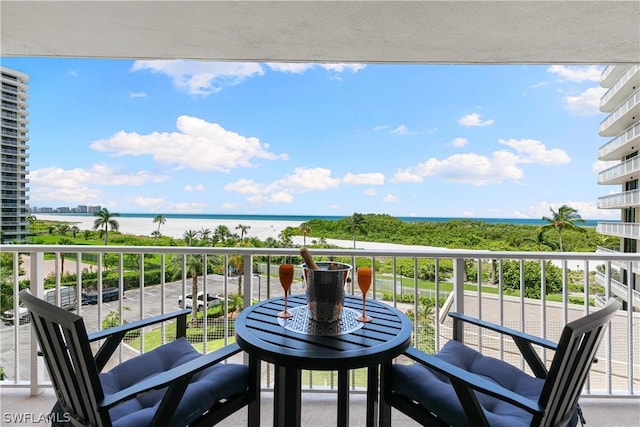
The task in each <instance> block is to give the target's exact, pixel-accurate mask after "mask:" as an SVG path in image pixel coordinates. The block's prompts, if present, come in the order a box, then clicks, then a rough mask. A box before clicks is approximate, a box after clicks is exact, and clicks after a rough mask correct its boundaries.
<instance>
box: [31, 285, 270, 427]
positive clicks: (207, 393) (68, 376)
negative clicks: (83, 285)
mask: <svg viewBox="0 0 640 427" xmlns="http://www.w3.org/2000/svg"><path fill="white" fill-rule="evenodd" d="M20 298H21V299H22V301H23V302H24V305H25V306H26V307H27V308H28V310H29V315H30V316H31V324H32V325H33V329H34V331H35V333H36V336H37V340H38V343H39V346H40V349H41V354H42V355H43V356H44V360H45V362H46V365H47V369H48V370H49V375H50V377H51V382H52V383H53V386H54V389H55V392H56V396H57V398H58V403H57V404H56V406H55V407H54V409H53V411H52V418H53V419H54V420H58V421H65V423H62V425H77V426H80V425H82V426H126V427H132V426H149V425H152V426H159V425H162V426H185V425H190V426H202V425H214V424H215V423H217V422H219V421H220V420H222V419H224V418H226V417H227V416H228V415H230V414H232V413H234V412H236V411H237V410H239V409H241V408H242V407H244V406H248V411H249V414H248V421H249V425H250V426H258V425H259V423H260V420H259V417H260V415H259V413H260V412H259V410H260V408H259V406H260V400H259V381H260V379H259V378H260V375H259V367H258V363H257V362H256V361H254V360H252V359H250V360H249V364H248V365H245V364H236V363H221V362H223V361H225V359H228V358H229V357H230V356H232V355H234V354H236V353H239V352H240V348H239V347H238V346H237V345H236V344H232V345H228V346H226V347H223V348H221V349H219V350H216V351H214V352H212V353H207V354H201V353H199V352H198V351H197V350H196V349H195V348H194V347H193V346H192V345H191V344H190V343H189V342H188V341H187V340H186V338H184V336H185V334H186V325H187V318H186V315H187V314H188V313H190V311H191V310H181V311H177V312H173V313H167V314H164V315H160V316H156V317H152V318H149V319H143V320H138V321H134V322H131V323H127V324H125V325H122V326H118V327H115V328H110V329H106V330H104V331H99V332H96V333H93V334H87V331H86V328H85V325H84V322H83V319H82V317H80V316H78V315H76V314H74V313H71V312H69V311H67V310H64V309H62V308H59V307H56V306H55V305H52V304H49V303H47V302H45V301H43V300H41V299H39V298H36V297H35V296H33V295H32V294H31V293H30V292H29V291H28V290H23V291H21V292H20ZM173 319H175V321H176V337H177V338H176V339H175V340H173V341H171V342H168V343H166V344H163V345H161V346H159V347H157V348H155V349H153V350H151V351H149V352H146V353H144V354H141V355H139V356H135V357H133V358H131V359H128V360H125V361H123V362H121V363H119V364H116V365H115V367H113V368H112V369H111V370H109V371H108V372H104V373H101V371H102V370H103V368H104V367H105V365H106V364H107V362H108V361H109V359H110V358H111V355H112V354H113V353H114V351H115V350H116V349H117V348H118V346H119V344H120V342H121V341H122V339H123V338H124V337H125V335H126V334H127V333H128V332H129V331H132V330H135V329H140V328H143V327H147V326H150V325H156V324H159V323H160V322H164V321H167V320H169V321H172V320H173ZM97 341H102V344H101V345H100V346H99V349H98V350H97V351H96V352H95V355H94V354H93V352H92V350H91V346H90V344H91V343H92V342H97ZM66 421H68V423H66Z"/></svg>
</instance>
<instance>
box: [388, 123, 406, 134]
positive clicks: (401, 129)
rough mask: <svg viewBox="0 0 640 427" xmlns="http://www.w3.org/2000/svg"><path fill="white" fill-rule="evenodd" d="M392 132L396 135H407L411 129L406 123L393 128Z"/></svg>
mask: <svg viewBox="0 0 640 427" xmlns="http://www.w3.org/2000/svg"><path fill="white" fill-rule="evenodd" d="M391 133H393V134H395V135H406V134H408V133H409V129H407V127H406V126H405V125H399V126H398V127H397V128H395V129H393V130H392V131H391Z"/></svg>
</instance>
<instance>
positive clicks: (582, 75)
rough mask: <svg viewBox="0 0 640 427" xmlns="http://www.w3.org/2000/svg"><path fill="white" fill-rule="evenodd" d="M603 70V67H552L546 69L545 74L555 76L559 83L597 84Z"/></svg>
mask: <svg viewBox="0 0 640 427" xmlns="http://www.w3.org/2000/svg"><path fill="white" fill-rule="evenodd" d="M603 68H604V67H602V66H598V65H589V66H582V65H578V66H567V65H552V66H550V67H549V68H547V72H549V73H551V74H555V75H557V76H558V77H559V79H560V81H570V82H575V83H582V82H584V81H590V82H597V81H600V76H601V74H602V70H603Z"/></svg>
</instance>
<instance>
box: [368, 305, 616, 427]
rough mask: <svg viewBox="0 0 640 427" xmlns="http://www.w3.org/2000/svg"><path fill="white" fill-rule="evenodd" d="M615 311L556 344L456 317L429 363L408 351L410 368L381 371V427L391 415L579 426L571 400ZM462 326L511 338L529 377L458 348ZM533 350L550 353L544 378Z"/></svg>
mask: <svg viewBox="0 0 640 427" xmlns="http://www.w3.org/2000/svg"><path fill="white" fill-rule="evenodd" d="M619 308H620V304H619V303H618V302H617V301H615V300H611V301H609V302H608V303H607V305H606V306H605V307H604V308H602V309H600V310H598V311H596V312H594V313H592V314H589V315H587V316H585V317H582V318H580V319H578V320H575V321H573V322H570V323H568V324H567V325H566V326H565V327H564V329H563V331H562V334H561V336H560V341H559V342H558V344H556V343H554V342H551V341H549V340H545V339H541V338H538V337H535V336H531V335H529V334H525V333H522V332H519V331H515V330H512V329H508V328H505V327H502V326H498V325H495V324H492V323H489V322H486V321H482V320H479V319H474V318H471V317H468V316H465V315H461V314H458V313H450V316H451V317H452V318H453V323H454V325H453V330H454V339H453V340H452V341H449V342H447V343H446V344H445V345H444V346H443V348H442V350H440V351H439V352H438V353H437V354H435V355H427V354H425V353H423V352H421V351H419V350H417V349H415V348H413V347H411V348H409V349H408V350H407V351H406V352H405V355H406V356H408V357H409V358H411V359H413V361H414V363H413V364H406V365H403V364H399V363H391V362H389V363H387V364H386V365H385V366H384V367H383V374H382V394H383V397H382V399H381V405H380V418H381V422H380V424H381V426H389V425H390V424H391V407H394V408H396V409H398V410H399V411H401V412H403V413H404V414H406V415H408V416H410V417H411V418H413V419H414V420H416V421H417V422H419V423H421V424H423V425H438V426H494V427H495V426H505V427H507V426H508V427H518V426H567V425H577V422H578V419H580V421H582V422H584V420H583V419H582V414H581V412H580V410H579V406H578V398H579V396H580V393H581V391H582V387H583V385H584V383H585V380H586V378H587V374H588V372H589V368H590V366H591V364H592V363H593V362H594V359H595V355H596V351H597V349H598V345H599V344H600V341H601V339H602V337H603V332H604V331H605V329H606V327H607V326H608V324H609V322H610V320H611V318H612V317H613V316H614V315H615V313H616V311H617V310H618V309H619ZM463 322H465V323H469V324H472V325H477V326H479V327H483V328H486V329H489V330H492V331H495V332H498V333H500V334H504V335H508V336H510V337H512V338H513V340H514V341H515V344H516V345H517V347H518V349H519V350H520V352H521V353H522V355H523V357H524V359H525V360H526V362H527V364H528V365H529V367H530V368H531V372H533V375H535V376H531V375H529V374H527V373H525V372H523V371H522V370H520V369H518V368H516V367H515V366H513V365H510V364H508V363H506V362H503V361H501V360H498V359H495V358H492V357H488V356H484V355H482V354H481V353H479V352H477V351H475V350H473V349H471V348H469V347H467V346H465V345H464V344H462V343H461V342H460V341H461V340H462V330H463V328H462V326H463ZM533 345H536V346H540V347H544V348H547V349H551V350H555V353H554V357H553V360H552V362H551V365H550V367H549V369H548V370H547V368H546V366H545V363H544V361H543V360H542V359H541V358H540V356H539V355H538V353H537V352H536V350H535V349H534V347H533Z"/></svg>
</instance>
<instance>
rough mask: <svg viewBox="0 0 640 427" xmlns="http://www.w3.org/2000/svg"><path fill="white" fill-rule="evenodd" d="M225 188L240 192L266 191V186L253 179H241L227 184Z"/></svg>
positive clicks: (255, 192)
mask: <svg viewBox="0 0 640 427" xmlns="http://www.w3.org/2000/svg"><path fill="white" fill-rule="evenodd" d="M224 190H226V191H232V192H234V193H240V194H260V193H263V192H264V191H265V186H264V185H263V184H260V183H258V182H255V181H254V180H252V179H240V180H238V181H236V182H232V183H230V184H227V185H225V186H224Z"/></svg>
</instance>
